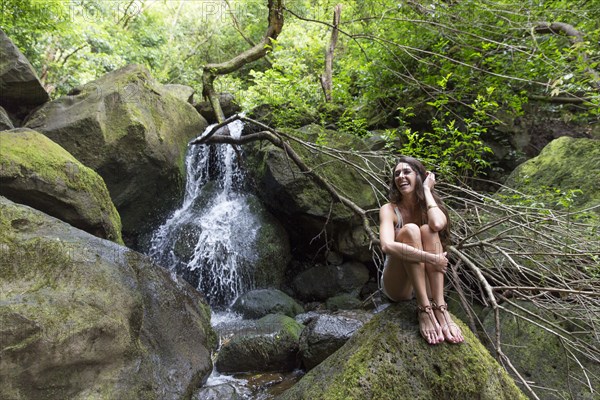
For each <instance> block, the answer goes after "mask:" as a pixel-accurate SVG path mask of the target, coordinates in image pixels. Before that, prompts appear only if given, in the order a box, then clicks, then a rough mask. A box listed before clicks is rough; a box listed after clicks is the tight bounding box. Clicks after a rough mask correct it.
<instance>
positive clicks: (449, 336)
mask: <svg viewBox="0 0 600 400" xmlns="http://www.w3.org/2000/svg"><path fill="white" fill-rule="evenodd" d="M421 239H422V242H423V249H424V250H425V251H427V252H430V253H436V254H438V253H442V252H443V247H442V243H441V241H440V236H439V234H438V233H437V232H434V231H432V230H431V228H430V227H429V225H423V226H421ZM425 271H426V274H427V280H428V281H429V287H430V290H431V297H432V299H433V303H434V305H435V306H434V312H435V316H436V318H437V320H438V322H439V324H440V325H441V327H442V333H443V334H444V338H445V339H446V340H447V341H449V342H451V343H460V342H462V341H463V340H464V338H463V336H462V332H461V331H460V328H459V327H458V326H457V325H456V324H455V323H454V321H452V319H451V318H450V314H448V311H447V309H446V302H445V300H444V273H443V272H440V271H437V270H436V269H435V268H434V267H432V266H431V265H429V264H425Z"/></svg>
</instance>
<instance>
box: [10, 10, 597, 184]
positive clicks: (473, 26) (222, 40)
mask: <svg viewBox="0 0 600 400" xmlns="http://www.w3.org/2000/svg"><path fill="white" fill-rule="evenodd" d="M266 3H267V2H266V1H258V0H238V1H227V0H223V1H183V0H181V1H175V0H171V1H166V0H154V1H152V0H146V1H142V0H123V1H110V2H104V1H100V0H78V1H72V2H65V1H62V0H3V1H2V3H1V6H0V7H1V13H0V27H1V28H2V29H3V30H4V31H5V32H6V33H7V34H8V35H9V36H10V37H11V38H12V39H13V40H14V41H15V43H16V44H17V45H18V46H19V47H20V48H21V50H22V51H23V52H24V53H25V55H26V56H27V57H28V58H29V60H30V61H31V62H32V63H33V65H34V67H35V68H36V69H37V71H38V73H39V75H40V77H41V79H42V81H43V83H44V85H45V86H46V88H47V89H48V91H49V92H50V93H51V94H52V95H53V96H54V97H56V96H60V95H62V94H65V93H67V92H68V91H69V90H70V89H72V88H73V87H75V86H77V85H80V84H85V83H86V82H88V81H90V80H92V79H94V78H96V77H98V76H99V75H101V74H104V73H106V72H108V71H111V70H114V69H116V68H119V67H122V66H124V65H126V64H128V63H139V64H143V65H146V66H147V67H148V68H149V69H150V70H151V71H152V73H153V75H154V76H156V77H157V78H158V79H159V80H160V81H162V82H164V83H167V82H170V83H182V84H187V85H191V86H193V87H195V88H196V89H197V92H198V93H201V89H202V83H201V82H202V66H203V65H205V64H207V63H214V62H221V61H224V60H228V59H230V58H232V57H233V56H234V55H236V54H238V53H240V52H241V51H243V50H245V49H247V48H249V47H251V45H253V44H255V43H257V42H259V41H260V39H261V37H262V35H263V33H264V31H265V28H266V25H267V12H266V10H267V7H266ZM336 4H337V2H336V1H330V0H299V1H293V2H292V1H288V2H286V3H284V7H285V11H284V17H285V26H284V28H283V30H282V33H281V34H280V35H279V37H278V39H277V41H276V44H275V46H274V48H273V49H272V52H271V53H270V55H269V56H268V57H266V58H264V59H262V60H260V61H257V62H254V63H251V64H248V65H246V66H244V67H243V68H242V69H240V70H238V71H236V72H234V73H232V74H229V75H226V76H222V77H220V78H219V79H218V80H217V82H216V85H217V89H218V90H220V91H228V92H231V93H234V94H235V96H236V98H237V100H238V101H239V102H240V103H241V104H242V105H243V106H244V108H245V109H246V110H249V109H253V108H257V107H259V106H260V108H259V109H260V110H262V113H263V114H265V113H267V114H268V120H269V122H271V123H272V124H274V125H277V126H284V125H285V126H298V125H302V124H306V123H308V122H315V123H318V124H322V125H324V126H328V125H329V126H334V127H336V128H337V129H338V130H342V131H347V132H351V133H354V134H357V135H360V136H365V135H369V134H370V133H369V132H370V131H372V130H374V129H380V130H382V131H380V132H379V133H380V134H383V136H384V137H385V138H387V139H388V140H389V141H390V142H392V141H393V140H394V139H396V138H398V137H400V138H401V139H402V141H403V143H404V148H403V149H402V150H403V151H404V152H405V153H411V154H416V155H418V156H421V157H424V156H425V155H427V157H426V158H430V159H431V161H434V162H435V161H440V160H444V159H445V158H446V156H447V154H449V153H452V154H455V155H456V154H458V155H459V156H458V157H457V158H456V161H454V162H453V164H452V165H446V167H447V168H450V169H451V170H453V171H454V172H457V173H459V175H470V174H473V173H476V172H478V171H480V170H483V169H485V168H488V167H489V164H488V161H489V157H487V156H486V154H487V153H488V152H489V148H487V146H485V145H484V144H483V142H482V141H480V139H482V138H483V139H486V138H487V139H493V140H495V141H496V142H500V143H501V142H502V141H503V140H506V138H504V137H503V134H502V133H500V132H501V130H497V129H495V126H497V125H500V124H502V123H504V122H506V121H507V120H511V119H514V118H516V117H518V116H521V115H523V113H524V112H525V110H526V109H527V107H528V104H530V105H531V104H532V103H533V106H530V107H535V109H536V110H540V109H541V110H547V111H550V112H552V113H553V114H554V115H556V116H560V118H563V119H564V120H570V121H575V122H578V121H579V122H581V123H586V124H597V123H598V121H599V118H600V96H599V94H598V90H599V88H600V75H599V72H598V63H599V62H600V40H599V38H600V7H598V5H597V4H596V2H594V1H586V0H579V1H567V0H546V1H542V2H537V3H532V2H519V1H515V0H498V1H490V0H464V1H441V0H431V1H428V2H418V1H412V0H408V1H401V2H397V1H388V0H378V1H369V2H364V1H360V0H349V1H346V2H343V3H342V11H341V22H340V24H339V26H338V28H339V31H338V34H339V39H338V41H337V43H336V46H335V53H334V58H333V79H332V86H331V96H330V97H331V100H330V101H326V97H325V95H324V91H323V89H322V87H321V82H320V78H321V75H322V74H323V70H324V65H325V55H324V54H325V49H326V48H327V47H328V45H329V41H330V37H331V33H332V29H333V25H332V22H331V21H332V18H333V9H334V6H335V5H336ZM519 156H520V155H519V154H510V155H508V157H512V158H514V159H517V158H519ZM442 167H444V166H442Z"/></svg>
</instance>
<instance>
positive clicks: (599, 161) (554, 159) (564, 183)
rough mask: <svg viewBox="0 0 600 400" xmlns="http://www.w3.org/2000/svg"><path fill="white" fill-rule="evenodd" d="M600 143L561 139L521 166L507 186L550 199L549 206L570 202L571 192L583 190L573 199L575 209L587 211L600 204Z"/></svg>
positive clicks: (583, 139) (599, 141) (590, 140)
mask: <svg viewBox="0 0 600 400" xmlns="http://www.w3.org/2000/svg"><path fill="white" fill-rule="evenodd" d="M598 182H600V140H596V139H585V138H581V139H575V138H571V137H566V136H564V137H561V138H558V139H555V140H553V141H552V142H550V143H549V144H548V145H547V146H546V147H544V149H543V150H542V152H541V153H540V154H539V155H538V156H537V157H535V158H532V159H530V160H528V161H526V162H524V163H523V164H521V165H519V166H518V167H517V168H516V169H515V170H514V171H513V172H512V173H511V175H510V176H509V178H508V180H507V183H506V185H507V186H509V187H511V188H514V189H517V190H519V191H522V192H524V193H526V194H533V195H538V198H539V199H540V201H543V198H544V196H549V197H550V198H551V201H550V202H549V204H547V206H552V205H553V204H556V202H557V201H560V200H561V199H566V196H565V194H567V193H569V191H571V190H574V191H577V190H581V191H582V193H578V192H577V193H576V196H575V197H574V198H573V199H572V201H573V202H572V207H574V208H577V209H583V208H586V207H591V206H597V205H598V204H600V190H598Z"/></svg>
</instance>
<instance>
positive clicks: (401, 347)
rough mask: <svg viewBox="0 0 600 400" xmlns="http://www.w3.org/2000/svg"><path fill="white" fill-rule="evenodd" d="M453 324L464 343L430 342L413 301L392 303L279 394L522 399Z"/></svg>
mask: <svg viewBox="0 0 600 400" xmlns="http://www.w3.org/2000/svg"><path fill="white" fill-rule="evenodd" d="M458 324H459V325H460V326H461V329H462V331H463V333H464V335H465V338H466V341H465V343H463V344H460V345H451V344H447V343H443V344H440V345H436V346H430V345H427V344H426V343H425V341H424V340H423V339H422V338H421V337H420V335H419V333H418V325H417V323H416V317H415V314H414V304H412V303H402V304H394V305H392V306H390V307H388V309H386V310H385V311H383V312H381V313H379V314H377V315H376V316H375V317H374V318H373V319H372V320H371V321H370V322H368V323H367V324H366V325H364V326H363V327H362V328H361V329H360V330H359V331H358V332H357V333H356V334H355V335H354V336H353V337H352V338H351V339H350V340H349V341H348V342H346V344H345V345H344V346H343V347H342V348H341V349H339V350H338V351H337V352H336V353H334V354H333V355H331V356H330V357H329V358H327V359H326V360H325V361H324V362H322V363H321V364H319V365H318V366H317V367H315V368H314V369H312V370H311V371H310V372H309V373H307V374H306V375H305V376H304V377H303V378H302V379H301V380H300V381H299V382H298V383H297V384H296V385H295V386H294V387H292V388H291V389H290V390H288V391H286V392H285V393H284V394H282V395H281V396H280V397H278V399H279V400H284V399H294V400H298V399H307V400H308V399H311V400H315V399H320V400H346V399H353V400H361V399H383V400H385V399H389V400H401V399H411V400H412V399H422V400H424V399H489V400H497V399H506V400H509V399H510V400H514V399H526V397H525V396H524V395H523V394H522V393H521V391H520V390H519V389H518V388H517V386H516V385H515V383H514V382H513V381H512V379H511V378H510V377H509V376H508V374H507V373H506V371H505V370H504V369H503V368H502V367H501V366H500V365H499V364H498V363H497V362H496V361H495V360H494V359H493V358H492V357H491V356H490V354H489V353H488V351H487V350H486V349H485V347H483V345H482V344H481V343H480V342H479V341H478V340H477V339H476V338H475V336H473V334H472V333H471V332H470V331H469V330H468V328H467V327H466V326H465V325H464V324H462V323H461V322H460V321H458Z"/></svg>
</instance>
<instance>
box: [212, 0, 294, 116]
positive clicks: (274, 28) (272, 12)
mask: <svg viewBox="0 0 600 400" xmlns="http://www.w3.org/2000/svg"><path fill="white" fill-rule="evenodd" d="M268 7H269V26H268V27H267V31H266V32H265V35H264V37H263V38H262V40H261V41H260V42H258V43H257V44H256V45H255V46H254V47H252V48H250V49H248V50H246V51H244V52H243V53H241V54H238V55H237V56H235V57H234V58H232V59H231V60H228V61H225V62H222V63H219V64H206V65H205V66H204V71H203V75H202V85H203V88H202V95H203V96H204V97H205V98H207V99H208V100H209V101H210V104H211V106H212V107H213V110H214V111H215V115H216V116H217V120H218V121H219V122H223V121H224V120H225V115H224V114H223V110H222V109H221V104H220V103H219V98H218V96H217V93H216V92H215V87H214V81H215V79H216V77H217V76H218V75H225V74H229V73H231V72H233V71H236V70H238V69H240V68H241V67H242V66H244V65H246V64H248V63H251V62H253V61H256V60H258V59H260V58H262V57H264V56H265V55H266V54H267V52H268V51H269V50H271V48H272V46H273V44H272V41H273V40H274V39H277V36H279V34H280V33H281V28H282V27H283V0H269V1H268Z"/></svg>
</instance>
